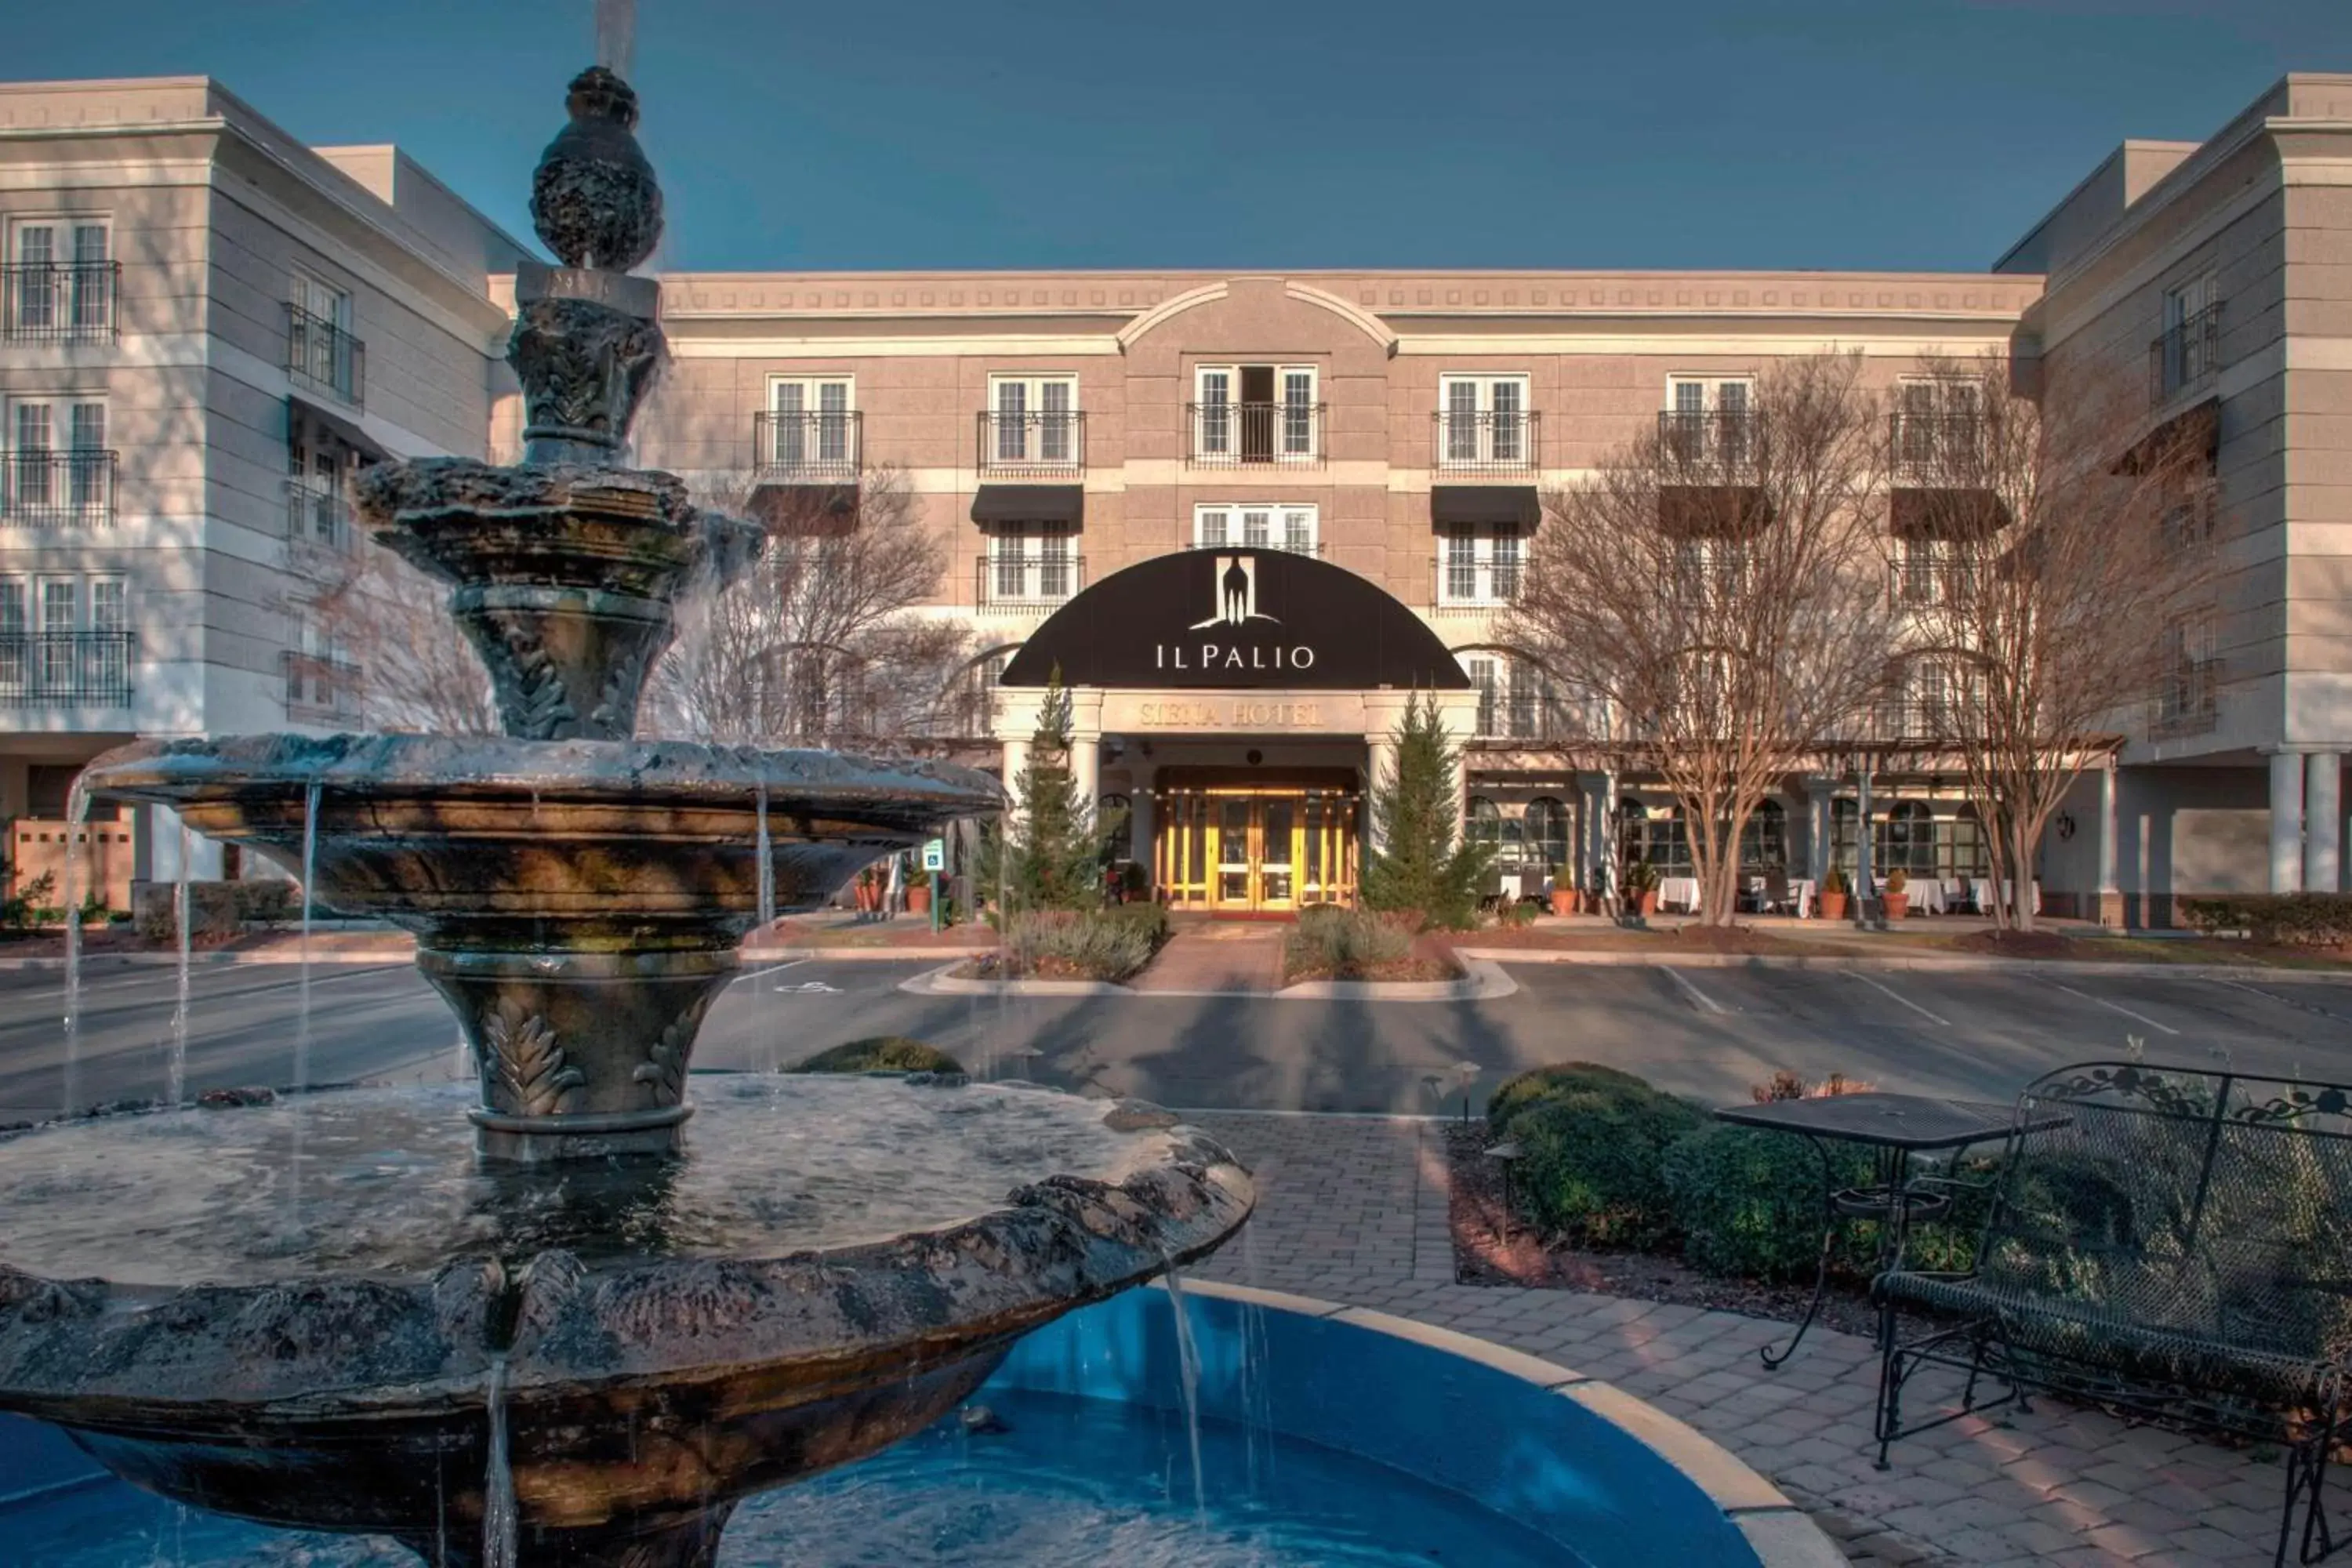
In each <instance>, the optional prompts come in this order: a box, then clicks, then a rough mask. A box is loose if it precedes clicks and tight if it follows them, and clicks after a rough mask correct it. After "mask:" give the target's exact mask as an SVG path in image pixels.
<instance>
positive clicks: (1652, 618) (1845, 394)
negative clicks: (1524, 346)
mask: <svg viewBox="0 0 2352 1568" xmlns="http://www.w3.org/2000/svg"><path fill="white" fill-rule="evenodd" d="M1860 377H1861V362H1860V359H1859V357H1858V356H1855V355H1853V354H1847V353H1818V354H1812V355H1807V356H1802V357H1799V358H1792V359H1790V360H1786V361H1783V362H1781V363H1778V364H1776V365H1774V366H1773V367H1772V368H1771V369H1769V370H1768V371H1767V372H1765V373H1764V374H1762V376H1760V377H1759V380H1758V381H1757V382H1756V384H1755V385H1754V387H1753V389H1752V392H1751V393H1750V394H1749V395H1748V398H1747V399H1746V400H1745V401H1744V402H1742V403H1740V404H1738V405H1729V406H1719V407H1717V408H1714V409H1709V410H1705V411H1696V412H1691V413H1687V414H1675V413H1669V414H1666V415H1664V416H1661V417H1660V419H1659V424H1658V428H1657V429H1656V430H1654V431H1645V432H1643V434H1642V435H1641V436H1639V437H1636V438H1635V439H1634V440H1633V441H1632V442H1631V443H1630V444H1628V445H1627V446H1625V447H1622V448H1620V449H1618V450H1616V451H1614V452H1612V453H1611V454H1610V455H1609V456H1608V457H1607V458H1604V459H1603V460H1602V461H1601V465H1600V467H1599V468H1598V469H1597V471H1596V472H1595V473H1594V474H1593V475H1592V476H1591V478H1590V479H1587V480H1585V481H1583V482H1581V483H1579V484H1576V485H1573V486H1570V487H1568V488H1566V489H1560V490H1557V491H1555V492H1553V493H1552V494H1551V495H1549V496H1548V497H1547V498H1546V500H1545V509H1544V510H1545V516H1544V520H1543V522H1542V525H1541V526H1540V528H1539V529H1538V531H1537V534H1536V538H1535V541H1534V543H1533V547H1532V548H1531V550H1530V551H1529V552H1528V563H1527V568H1526V571H1525V574H1524V576H1523V579H1522V581H1521V584H1520V586H1519V592H1518V595H1517V600H1516V602H1515V603H1514V605H1513V606H1512V608H1511V609H1510V610H1509V611H1508V612H1507V614H1506V615H1505V616H1504V617H1503V625H1502V627H1501V630H1502V633H1503V636H1504V637H1505V638H1506V639H1507V640H1508V641H1510V642H1513V643H1515V644H1517V646H1519V647H1523V648H1525V649H1526V650H1527V651H1528V653H1530V654H1532V655H1533V656H1535V657H1536V658H1538V659H1540V660H1541V661H1542V662H1543V663H1545V664H1546V665H1548V666H1549V668H1551V669H1552V670H1553V671H1554V672H1555V673H1556V674H1558V675H1559V677H1560V679H1562V680H1563V681H1566V682H1569V683H1571V684H1577V685H1581V687H1582V688H1583V690H1582V691H1581V693H1580V694H1578V695H1579V697H1580V700H1576V701H1571V702H1570V703H1568V704H1566V705H1565V706H1566V709H1567V711H1568V715H1569V717H1570V722H1571V723H1574V724H1580V726H1581V727H1583V728H1584V729H1585V730H1586V731H1587V733H1586V734H1584V735H1582V736H1580V737H1576V738H1579V739H1585V740H1590V741H1591V742H1595V743H1598V744H1601V745H1603V746H1605V747H1607V748H1609V749H1611V750H1612V751H1613V752H1616V754H1618V755H1619V756H1621V757H1622V758H1624V759H1625V761H1626V762H1628V763H1633V764H1635V765H1643V764H1646V765H1647V766H1649V767H1651V768H1654V770H1655V771H1656V772H1657V773H1658V774H1659V775H1660V776H1661V777H1662V778H1663V780H1664V783H1665V786H1666V788H1667V789H1668V790H1670V791H1671V792H1672V793H1673V794H1674V795H1675V800H1676V801H1677V802H1678V803H1679V804H1680V805H1681V806H1682V809H1683V814H1684V817H1685V822H1686V824H1687V826H1688V830H1689V834H1690V846H1691V858H1692V861H1693V869H1694V870H1695V871H1696V875H1697V879H1698V884H1699V891H1700V911H1701V913H1700V918H1701V920H1702V921H1705V922H1706V923H1708V924H1718V925H1719V924H1722V923H1725V922H1727V921H1728V920H1729V919H1730V918H1731V915H1732V913H1733V911H1734V910H1735V909H1736V908H1737V890H1738V872H1739V841H1740V835H1741V832H1742V830H1743V829H1744V828H1745V826H1746V825H1747V822H1748V817H1749V816H1751V815H1752V814H1753V813H1754V812H1755V810H1756V808H1757V805H1759V802H1761V801H1762V800H1763V799H1764V798H1765V796H1767V795H1769V794H1771V793H1772V792H1773V791H1775V790H1777V789H1779V788H1780V787H1781V785H1782V784H1783V781H1784V780H1785V779H1786V778H1787V776H1788V775H1789V773H1791V772H1793V771H1795V770H1796V769H1798V768H1800V767H1801V766H1802V765H1804V764H1805V763H1807V762H1808V761H1809V760H1811V757H1812V756H1813V755H1814V753H1815V752H1817V751H1819V750H1820V749H1821V747H1822V742H1824V741H1825V740H1827V739H1828V738H1830V737H1832V736H1833V735H1836V734H1839V733H1841V732H1843V731H1844V730H1845V729H1846V728H1847V726H1848V724H1849V721H1850V720H1851V718H1852V716H1853V715H1854V714H1855V713H1857V712H1861V711H1865V710H1869V709H1870V708H1871V707H1872V706H1873V705H1874V702H1875V701H1876V700H1877V698H1878V697H1879V695H1880V694H1881V693H1882V691H1883V690H1884V688H1885V679H1886V670H1887V667H1888V655H1889V652H1890V650H1891V649H1892V648H1893V647H1894V646H1895V635H1896V630H1897V624H1898V623H1897V621H1896V619H1895V615H1894V613H1893V610H1892V607H1891V605H1890V600H1889V595H1887V593H1886V589H1885V568H1884V557H1883V554H1882V552H1881V551H1880V548H1879V526H1878V512H1877V496H1878V492H1879V489H1880V485H1879V474H1880V468H1881V461H1880V459H1881V458H1882V456H1883V453H1884V442H1883V440H1882V439H1880V420H1879V416H1878V406H1877V402H1876V400H1875V399H1874V397H1873V396H1872V395H1870V394H1869V393H1868V392H1867V391H1866V390H1865V389H1864V387H1863V386H1862V384H1861V379H1860Z"/></svg>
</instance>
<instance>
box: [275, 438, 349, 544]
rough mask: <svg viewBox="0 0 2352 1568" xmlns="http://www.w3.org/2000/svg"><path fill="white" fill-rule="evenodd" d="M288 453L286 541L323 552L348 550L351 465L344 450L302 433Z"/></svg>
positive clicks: (325, 439) (336, 445)
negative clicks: (347, 479) (345, 484)
mask: <svg viewBox="0 0 2352 1568" xmlns="http://www.w3.org/2000/svg"><path fill="white" fill-rule="evenodd" d="M287 451H288V457H289V465H288V468H287V473H286V537H287V538H288V539H289V540H290V541H292V542H295V543H297V544H303V545H312V546H316V547H318V548H320V549H325V550H342V549H345V548H348V547H349V545H350V544H351V542H352V509H351V501H350V500H349V499H348V495H349V492H348V491H347V490H346V489H345V488H344V481H345V479H346V477H347V475H348V474H349V472H350V469H351V461H350V458H349V457H348V455H347V453H346V450H345V448H343V447H341V446H340V445H338V444H336V443H334V442H332V441H331V440H330V439H328V438H326V437H321V436H319V435H317V434H315V433H312V432H309V431H304V432H301V433H299V434H298V435H297V437H295V439H294V440H293V441H291V442H290V443H289V445H288V447H287Z"/></svg>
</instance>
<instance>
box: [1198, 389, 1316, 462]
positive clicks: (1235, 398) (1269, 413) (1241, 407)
mask: <svg viewBox="0 0 2352 1568" xmlns="http://www.w3.org/2000/svg"><path fill="white" fill-rule="evenodd" d="M1318 384H1319V382H1318V375H1317V373H1316V370H1315V367H1314V366H1312V365H1277V364H1224V365H1210V364H1204V365H1198V366H1195V367H1194V369H1193V372H1192V395H1193V401H1192V403H1191V404H1190V405H1188V412H1189V415H1190V423H1191V426H1192V445H1191V447H1190V451H1189V458H1190V460H1191V462H1192V464H1193V466H1194V467H1197V468H1230V467H1236V466H1239V465H1243V464H1252V463H1290V464H1314V463H1318V462H1320V461H1322V460H1323V405H1322V404H1321V403H1320V402H1318V400H1317V388H1318Z"/></svg>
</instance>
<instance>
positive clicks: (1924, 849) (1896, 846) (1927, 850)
mask: <svg viewBox="0 0 2352 1568" xmlns="http://www.w3.org/2000/svg"><path fill="white" fill-rule="evenodd" d="M1875 826H1876V829H1877V831H1876V834H1875V836H1874V838H1873V840H1872V851H1873V853H1872V859H1873V860H1874V862H1875V863H1874V865H1873V867H1872V869H1873V870H1874V871H1875V872H1877V873H1878V874H1879V875H1881V876H1884V875H1885V874H1886V873H1887V872H1889V871H1903V872H1906V873H1907V874H1908V875H1911V876H1914V877H1932V876H1934V875H1935V874H1936V814H1935V813H1934V812H1933V811H1930V810H1929V809H1928V808H1927V802H1925V801H1919V800H1898V801H1896V802H1895V804H1894V805H1891V806H1889V807H1888V808H1887V811H1886V816H1885V817H1884V818H1883V819H1882V820H1880V821H1879V822H1878V823H1877V824H1876V825H1875Z"/></svg>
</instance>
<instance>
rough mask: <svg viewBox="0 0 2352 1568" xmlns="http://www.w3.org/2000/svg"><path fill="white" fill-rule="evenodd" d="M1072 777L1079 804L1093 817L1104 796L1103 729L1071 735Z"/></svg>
mask: <svg viewBox="0 0 2352 1568" xmlns="http://www.w3.org/2000/svg"><path fill="white" fill-rule="evenodd" d="M1070 777H1071V778H1072V780H1074V781H1075V782H1076V784H1077V786H1078V804H1079V805H1081V806H1083V807H1084V808H1085V811H1086V814H1087V817H1088V818H1089V819H1091V818H1092V817H1093V816H1094V814H1095V803H1096V802H1097V801H1098V800H1100V799H1101V798H1102V731H1099V730H1081V731H1077V732H1076V734H1074V735H1072V736H1071V737H1070Z"/></svg>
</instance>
